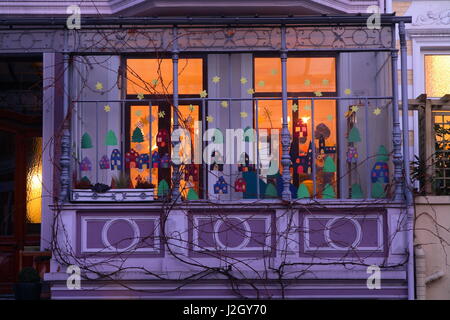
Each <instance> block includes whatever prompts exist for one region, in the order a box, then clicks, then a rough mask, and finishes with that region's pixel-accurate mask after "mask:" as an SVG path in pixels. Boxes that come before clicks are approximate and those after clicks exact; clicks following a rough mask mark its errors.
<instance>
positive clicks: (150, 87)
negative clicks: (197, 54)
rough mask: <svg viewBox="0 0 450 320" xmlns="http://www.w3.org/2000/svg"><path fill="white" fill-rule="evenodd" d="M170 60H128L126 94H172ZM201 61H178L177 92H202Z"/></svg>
mask: <svg viewBox="0 0 450 320" xmlns="http://www.w3.org/2000/svg"><path fill="white" fill-rule="evenodd" d="M172 80H173V71H172V60H171V59H128V60H127V94H139V93H144V94H172V92H173V86H172ZM202 82H203V60H202V59H180V60H179V62H178V92H179V93H181V94H199V93H200V91H202V90H203V83H202Z"/></svg>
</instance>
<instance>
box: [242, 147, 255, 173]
mask: <svg viewBox="0 0 450 320" xmlns="http://www.w3.org/2000/svg"><path fill="white" fill-rule="evenodd" d="M238 170H239V171H240V172H247V171H254V170H255V165H254V164H250V157H249V156H248V154H247V153H246V152H244V153H242V154H241V156H240V158H239V161H238Z"/></svg>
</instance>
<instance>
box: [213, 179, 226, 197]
mask: <svg viewBox="0 0 450 320" xmlns="http://www.w3.org/2000/svg"><path fill="white" fill-rule="evenodd" d="M214 193H215V194H226V193H228V185H227V183H226V182H225V179H224V178H223V177H219V180H217V182H216V183H215V184H214Z"/></svg>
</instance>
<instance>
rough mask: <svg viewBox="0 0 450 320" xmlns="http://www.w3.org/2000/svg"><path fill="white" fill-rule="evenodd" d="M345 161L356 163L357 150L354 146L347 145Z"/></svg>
mask: <svg viewBox="0 0 450 320" xmlns="http://www.w3.org/2000/svg"><path fill="white" fill-rule="evenodd" d="M347 162H348V163H357V162H358V150H356V148H355V147H348V150H347Z"/></svg>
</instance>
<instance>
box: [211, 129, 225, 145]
mask: <svg viewBox="0 0 450 320" xmlns="http://www.w3.org/2000/svg"><path fill="white" fill-rule="evenodd" d="M213 140H214V143H216V144H222V143H223V134H222V131H220V130H219V129H216V130H214V135H213Z"/></svg>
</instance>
